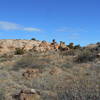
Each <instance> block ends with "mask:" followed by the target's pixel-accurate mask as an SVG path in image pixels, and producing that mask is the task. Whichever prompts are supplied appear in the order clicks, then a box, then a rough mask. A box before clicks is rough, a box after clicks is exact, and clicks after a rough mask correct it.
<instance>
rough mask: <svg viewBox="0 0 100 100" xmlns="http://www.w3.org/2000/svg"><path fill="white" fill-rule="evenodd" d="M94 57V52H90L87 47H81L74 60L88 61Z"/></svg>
mask: <svg viewBox="0 0 100 100" xmlns="http://www.w3.org/2000/svg"><path fill="white" fill-rule="evenodd" d="M95 58H96V53H95V52H92V51H91V50H89V49H83V50H82V51H81V52H80V54H79V55H78V57H77V59H76V61H77V62H80V63H83V62H88V61H94V60H95Z"/></svg>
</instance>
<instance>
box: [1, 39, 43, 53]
mask: <svg viewBox="0 0 100 100" xmlns="http://www.w3.org/2000/svg"><path fill="white" fill-rule="evenodd" d="M40 43H41V42H40V41H36V40H20V39H1V40H0V54H4V53H7V52H11V51H15V49H16V48H23V47H24V49H25V50H30V49H32V48H33V46H38V45H39V44H40Z"/></svg>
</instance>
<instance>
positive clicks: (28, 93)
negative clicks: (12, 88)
mask: <svg viewBox="0 0 100 100" xmlns="http://www.w3.org/2000/svg"><path fill="white" fill-rule="evenodd" d="M14 98H15V99H16V100H41V98H40V93H39V92H38V91H36V90H35V89H30V90H21V91H20V93H19V94H17V95H15V97H14Z"/></svg>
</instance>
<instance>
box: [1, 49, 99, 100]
mask: <svg viewBox="0 0 100 100" xmlns="http://www.w3.org/2000/svg"><path fill="white" fill-rule="evenodd" d="M81 51H82V50H81V49H80V50H79V49H78V50H75V51H71V52H67V53H66V52H64V53H59V52H47V53H45V54H44V53H35V52H29V53H27V54H24V55H22V56H21V55H19V56H17V57H16V56H13V57H12V59H10V62H13V61H14V62H13V63H10V64H8V66H7V64H6V65H5V63H4V62H2V61H1V62H2V64H1V63H0V100H14V99H13V98H12V95H13V94H16V93H18V92H19V91H20V90H21V89H23V88H26V89H27V88H34V89H37V90H40V91H41V98H42V99H43V100H100V64H99V63H98V61H99V58H95V59H93V61H92V62H91V61H87V62H84V61H82V62H79V63H78V62H76V59H77V57H79V56H78V55H81V54H82V53H83V52H84V51H83V52H81ZM91 52H94V53H97V52H99V51H97V52H96V51H95V50H94V51H91ZM79 53H80V54H79ZM1 58H2V57H1ZM55 67H56V68H59V70H61V72H60V73H59V74H56V73H54V74H50V71H51V70H52V69H54V68H55ZM26 68H33V69H34V68H38V69H40V70H42V72H43V73H42V74H41V77H37V78H32V79H30V80H27V79H25V78H24V77H23V76H22V73H23V72H24V71H25V70H26ZM11 98H12V99H11Z"/></svg>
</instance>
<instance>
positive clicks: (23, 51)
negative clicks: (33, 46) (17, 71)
mask: <svg viewBox="0 0 100 100" xmlns="http://www.w3.org/2000/svg"><path fill="white" fill-rule="evenodd" d="M24 53H25V50H24V49H21V48H16V50H15V55H23V54H24Z"/></svg>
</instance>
